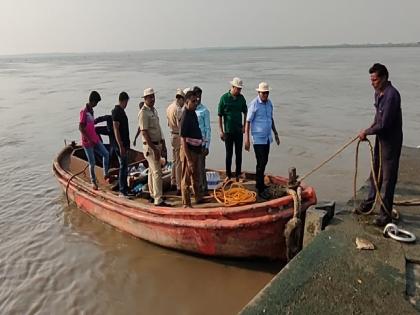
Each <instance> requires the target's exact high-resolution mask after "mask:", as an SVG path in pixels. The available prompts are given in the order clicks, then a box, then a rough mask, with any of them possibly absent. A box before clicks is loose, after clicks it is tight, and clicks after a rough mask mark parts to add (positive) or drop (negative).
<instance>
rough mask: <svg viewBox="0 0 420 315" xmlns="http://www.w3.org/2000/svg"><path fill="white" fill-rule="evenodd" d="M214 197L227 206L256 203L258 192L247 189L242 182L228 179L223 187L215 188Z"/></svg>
mask: <svg viewBox="0 0 420 315" xmlns="http://www.w3.org/2000/svg"><path fill="white" fill-rule="evenodd" d="M214 198H215V199H216V200H217V202H219V203H221V204H223V205H224V206H225V207H233V206H238V205H244V204H248V203H254V202H255V201H257V193H256V192H254V191H251V190H248V189H246V188H245V187H244V186H243V185H242V184H240V183H236V182H234V181H233V180H228V181H227V182H225V183H224V184H223V186H222V187H220V188H218V189H214Z"/></svg>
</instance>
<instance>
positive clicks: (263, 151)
mask: <svg viewBox="0 0 420 315" xmlns="http://www.w3.org/2000/svg"><path fill="white" fill-rule="evenodd" d="M256 90H257V92H258V96H257V97H256V98H254V99H253V100H252V101H251V103H250V104H249V108H248V114H247V117H246V124H245V150H246V151H249V148H250V141H249V133H250V129H251V136H252V143H253V145H254V152H255V158H256V159H257V167H256V188H257V191H258V195H259V196H260V197H261V198H263V199H269V193H268V191H267V187H266V186H265V185H264V172H265V167H266V166H267V162H268V154H269V152H270V144H271V142H273V137H272V134H271V132H273V133H274V137H275V139H276V143H277V145H279V144H280V138H279V135H278V133H277V130H276V126H275V124H274V120H273V104H272V103H271V101H270V99H269V98H268V95H269V93H270V87H269V85H268V84H267V83H266V82H261V83H260V84H259V85H258V88H257V89H256Z"/></svg>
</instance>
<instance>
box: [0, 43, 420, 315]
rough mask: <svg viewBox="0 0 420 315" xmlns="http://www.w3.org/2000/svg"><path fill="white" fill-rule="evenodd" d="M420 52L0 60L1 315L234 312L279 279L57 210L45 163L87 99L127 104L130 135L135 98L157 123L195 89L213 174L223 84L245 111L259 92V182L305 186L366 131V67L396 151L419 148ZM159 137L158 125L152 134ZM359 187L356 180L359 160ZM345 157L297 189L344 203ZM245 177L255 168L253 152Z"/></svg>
mask: <svg viewBox="0 0 420 315" xmlns="http://www.w3.org/2000/svg"><path fill="white" fill-rule="evenodd" d="M419 52H420V50H419V49H417V48H363V49H344V48H340V49H297V50H293V49H228V50H223V49H219V50H205V49H203V50H187V51H154V52H138V53H118V54H90V55H36V56H3V57H0V158H1V163H0V314H133V313H135V314H151V313H152V314H234V313H236V312H238V311H239V310H240V309H241V307H242V306H243V305H244V304H246V303H247V302H248V300H249V299H251V298H252V297H253V296H254V295H255V294H256V293H257V292H258V291H259V290H260V289H261V288H262V287H263V286H264V285H265V284H266V283H267V282H268V281H269V280H270V279H271V278H272V277H273V276H274V275H275V274H276V273H277V272H278V271H279V270H280V269H281V265H280V264H279V263H270V262H260V261H245V262H242V261H234V260H227V259H206V258H204V257H197V256H191V255H188V254H184V253H180V252H176V251H172V250H166V249H163V248H161V247H158V246H155V245H152V244H149V243H146V242H143V241H141V240H138V239H134V238H132V237H131V236H129V235H127V234H124V233H121V232H119V231H117V230H115V229H113V228H112V227H109V226H107V225H105V224H102V223H101V222H99V221H97V220H96V219H93V218H91V217H89V216H87V215H85V214H84V213H82V212H81V211H79V210H78V209H76V208H74V207H68V206H67V205H66V202H65V198H64V197H63V194H62V192H61V190H60V189H59V187H58V184H57V182H56V181H55V179H54V177H53V175H52V171H51V162H52V159H53V158H54V156H55V154H56V153H57V152H58V151H59V150H60V149H61V148H62V146H63V140H64V139H68V140H71V139H78V138H79V134H78V131H77V125H78V113H79V110H80V108H81V107H82V106H83V105H84V103H85V102H86V98H87V96H88V94H89V91H90V90H92V89H96V90H98V91H99V92H100V93H101V95H102V99H103V101H102V102H101V103H100V104H99V106H98V107H97V109H96V111H95V114H96V116H98V115H102V114H106V113H109V112H110V110H111V109H112V107H113V105H114V104H115V103H116V99H117V96H118V93H119V92H121V91H122V90H125V91H127V92H128V94H129V95H130V96H131V101H130V103H129V106H128V108H127V112H128V115H129V122H130V124H131V126H130V129H131V135H132V136H133V135H134V132H135V129H136V120H137V104H138V101H139V99H140V98H139V97H140V96H141V95H142V91H143V89H144V88H146V87H149V86H151V87H154V88H155V89H156V90H157V91H158V94H157V108H158V110H159V113H160V116H161V119H162V121H164V119H163V117H164V111H165V107H166V106H167V104H169V102H170V100H171V98H172V97H173V95H174V94H175V89H176V88H177V87H187V86H192V85H199V86H200V87H201V88H202V89H203V91H204V93H203V102H204V103H205V104H206V105H207V106H208V107H209V109H210V111H211V115H212V128H213V133H212V135H213V140H212V144H211V153H210V156H209V159H208V165H209V166H210V167H215V168H222V167H223V165H224V150H223V144H222V143H221V141H220V140H219V139H218V136H217V127H216V121H217V117H216V112H217V110H216V108H217V103H218V99H219V97H220V95H221V94H223V93H224V92H226V91H227V90H228V88H229V84H228V82H229V81H230V80H231V79H232V77H233V76H239V77H241V78H242V79H243V80H244V82H245V88H244V90H243V93H244V95H245V97H246V99H247V100H248V101H249V100H251V99H252V98H253V97H254V96H255V87H257V84H258V82H259V81H267V82H268V83H269V84H270V85H271V86H272V92H271V94H270V97H271V99H272V101H273V104H274V107H275V121H276V125H277V129H278V130H279V132H280V135H281V141H282V143H281V145H280V146H279V147H277V146H272V147H271V152H270V161H269V165H268V172H272V173H276V174H287V169H288V168H289V167H290V166H296V167H297V169H298V173H300V174H302V173H305V172H307V171H308V170H310V169H311V168H312V167H314V166H315V165H316V164H317V163H318V162H319V161H321V160H323V159H324V158H326V157H327V156H328V155H329V154H331V153H333V152H334V151H335V150H336V149H337V148H338V147H340V146H341V145H342V144H343V143H345V142H347V140H348V139H350V138H351V137H352V136H354V135H355V134H356V133H357V132H358V131H359V129H361V128H363V127H366V126H368V125H369V124H370V122H371V120H372V117H373V113H374V111H373V107H372V104H373V101H372V93H373V92H372V90H371V88H370V85H369V76H368V73H367V69H368V67H369V66H370V65H371V64H372V63H373V62H376V61H380V62H383V63H385V64H387V65H388V66H389V70H390V73H391V80H392V82H393V83H394V85H395V86H396V87H397V88H399V90H400V92H401V94H402V99H403V115H404V132H405V134H404V136H405V140H404V142H405V144H406V145H409V146H418V145H420V143H419V142H418V134H419V131H420V126H419V121H420V110H419V107H418V100H419V99H420V75H419V74H420V53H419ZM163 127H164V129H165V132H166V133H167V128H166V125H165V124H164V123H163ZM361 158H362V161H361V171H360V172H361V174H363V175H361V176H360V182H362V181H363V180H364V179H365V178H366V176H367V169H368V159H367V151H366V150H364V151H363V155H362V157H361ZM353 159H354V147H352V148H350V149H348V150H347V151H345V152H344V153H343V154H342V155H341V156H340V157H339V158H337V159H336V160H334V161H333V162H331V164H329V165H328V166H326V167H325V168H323V169H322V170H321V171H319V172H318V173H316V174H314V175H313V176H311V177H310V178H308V183H309V184H311V185H313V186H314V187H315V188H316V190H317V192H318V196H319V199H324V200H326V199H336V200H337V199H341V200H345V199H347V198H348V197H349V196H350V195H351V189H352V174H353V170H354V166H353V163H354V160H353ZM243 168H244V169H248V170H253V169H254V168H255V159H254V156H253V153H252V152H251V153H244V162H243Z"/></svg>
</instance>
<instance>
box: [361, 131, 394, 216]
mask: <svg viewBox="0 0 420 315" xmlns="http://www.w3.org/2000/svg"><path fill="white" fill-rule="evenodd" d="M361 142H367V143H368V145H369V149H370V169H371V173H372V178H373V184H374V186H375V190H376V195H375V201H374V202H373V205H372V207H371V208H370V210H369V211H367V212H365V211H363V212H360V211H358V210H357V207H356V190H357V187H356V181H357V169H358V160H359V146H360V143H361ZM378 145H379V166H378V174H377V175H376V174H375V159H374V152H373V146H372V142H370V140H369V139H366V140H363V141H362V140H359V142H357V146H356V155H355V171H354V179H353V206H354V211H356V212H358V213H361V214H363V215H369V214H371V213H372V212H373V210H375V208H376V204H377V203H378V201H379V202H380V205H381V206H382V208H383V209H384V211H385V212H386V213H387V214H388V216H389V217H391V218H395V219H398V218H399V217H400V215H399V213H398V211H397V210H396V209H394V208H392V209H391V211H389V209H388V208H387V207H386V206H385V204H384V201H383V199H382V196H381V190H380V189H379V184H378V183H379V182H380V181H381V174H382V146H381V142H379V141H378Z"/></svg>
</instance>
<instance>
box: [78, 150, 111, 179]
mask: <svg viewBox="0 0 420 315" xmlns="http://www.w3.org/2000/svg"><path fill="white" fill-rule="evenodd" d="M83 149H84V150H85V153H86V156H87V159H88V162H89V172H90V180H91V181H92V184H96V183H97V181H96V175H95V164H96V161H95V152H97V153H99V155H100V156H102V163H103V167H104V176H108V170H109V153H108V150H107V149H106V148H105V146H104V144H103V143H102V142H98V143H97V144H95V145H94V146H93V147H89V148H85V147H83Z"/></svg>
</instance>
